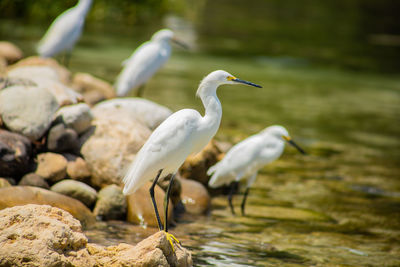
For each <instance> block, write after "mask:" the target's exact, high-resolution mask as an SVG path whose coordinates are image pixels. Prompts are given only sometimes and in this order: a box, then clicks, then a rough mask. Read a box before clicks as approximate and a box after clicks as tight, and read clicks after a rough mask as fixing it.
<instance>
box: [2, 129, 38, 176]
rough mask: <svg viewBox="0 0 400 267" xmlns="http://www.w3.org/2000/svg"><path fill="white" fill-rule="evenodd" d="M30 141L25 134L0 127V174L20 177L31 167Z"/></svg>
mask: <svg viewBox="0 0 400 267" xmlns="http://www.w3.org/2000/svg"><path fill="white" fill-rule="evenodd" d="M31 153H32V148H31V142H30V141H29V139H28V138H26V137H25V136H22V135H20V134H16V133H12V132H9V131H6V130H2V129H0V176H4V177H5V176H8V177H20V176H22V175H23V174H25V173H27V172H28V171H29V170H31V168H32V166H31V165H32V164H31Z"/></svg>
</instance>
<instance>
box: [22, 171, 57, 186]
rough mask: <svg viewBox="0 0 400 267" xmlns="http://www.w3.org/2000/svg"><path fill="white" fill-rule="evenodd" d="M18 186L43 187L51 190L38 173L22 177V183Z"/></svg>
mask: <svg viewBox="0 0 400 267" xmlns="http://www.w3.org/2000/svg"><path fill="white" fill-rule="evenodd" d="M18 185H30V186H36V187H41V188H44V189H49V188H50V186H49V184H48V183H47V182H46V180H44V179H43V177H42V176H40V175H37V174H36V173H28V174H25V175H24V177H22V179H21V181H19V183H18Z"/></svg>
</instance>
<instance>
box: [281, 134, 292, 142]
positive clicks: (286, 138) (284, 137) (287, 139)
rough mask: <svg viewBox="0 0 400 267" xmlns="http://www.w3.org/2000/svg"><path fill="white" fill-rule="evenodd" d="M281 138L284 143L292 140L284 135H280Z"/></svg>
mask: <svg viewBox="0 0 400 267" xmlns="http://www.w3.org/2000/svg"><path fill="white" fill-rule="evenodd" d="M282 138H283V139H284V140H286V141H290V140H292V138H290V136H286V135H282Z"/></svg>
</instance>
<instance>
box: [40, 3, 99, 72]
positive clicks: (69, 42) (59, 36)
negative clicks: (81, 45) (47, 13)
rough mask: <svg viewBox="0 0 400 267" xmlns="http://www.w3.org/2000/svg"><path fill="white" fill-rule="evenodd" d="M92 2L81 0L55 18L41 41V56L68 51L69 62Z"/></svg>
mask: <svg viewBox="0 0 400 267" xmlns="http://www.w3.org/2000/svg"><path fill="white" fill-rule="evenodd" d="M91 4H92V0H80V1H79V2H78V4H76V5H75V6H74V7H72V8H70V9H68V10H66V11H64V12H63V13H62V14H61V15H59V16H58V17H57V18H56V19H55V20H54V22H53V23H52V24H51V25H50V27H49V29H48V30H47V32H46V34H45V35H44V37H43V38H42V40H40V42H39V46H38V49H37V51H38V53H39V55H40V56H41V57H52V56H54V55H56V54H58V53H60V52H62V51H66V57H65V62H64V64H65V65H67V64H68V59H69V56H70V53H71V51H72V49H73V48H74V45H75V43H76V42H77V41H78V39H79V37H80V36H81V33H82V29H83V25H84V23H85V17H86V14H87V12H88V11H89V9H90V6H91Z"/></svg>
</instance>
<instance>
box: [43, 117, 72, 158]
mask: <svg viewBox="0 0 400 267" xmlns="http://www.w3.org/2000/svg"><path fill="white" fill-rule="evenodd" d="M79 144H80V143H79V139H78V134H77V133H76V132H75V131H74V130H73V129H70V128H66V127H65V125H64V124H62V123H59V124H57V125H55V126H53V127H52V128H51V129H50V131H49V134H48V138H47V149H48V150H49V151H54V152H65V151H79Z"/></svg>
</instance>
